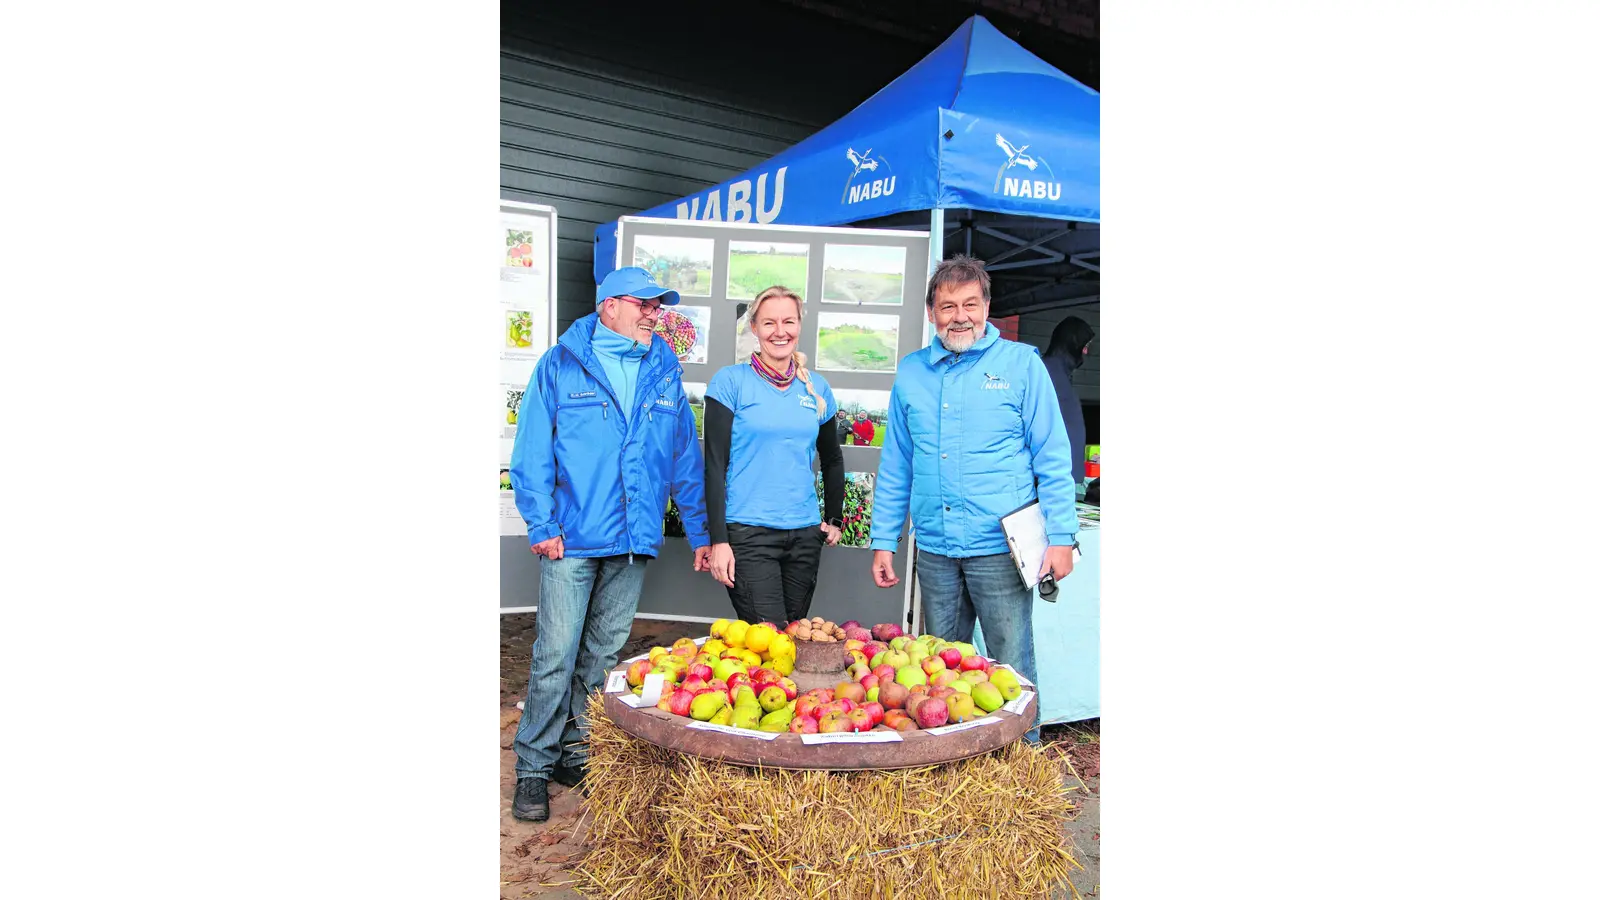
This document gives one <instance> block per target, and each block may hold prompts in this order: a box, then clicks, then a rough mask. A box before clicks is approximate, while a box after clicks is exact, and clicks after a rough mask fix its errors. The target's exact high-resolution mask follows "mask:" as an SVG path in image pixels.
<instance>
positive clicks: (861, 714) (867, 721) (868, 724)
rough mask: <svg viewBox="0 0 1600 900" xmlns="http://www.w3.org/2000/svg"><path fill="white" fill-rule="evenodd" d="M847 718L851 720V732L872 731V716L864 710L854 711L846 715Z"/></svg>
mask: <svg viewBox="0 0 1600 900" xmlns="http://www.w3.org/2000/svg"><path fill="white" fill-rule="evenodd" d="M845 718H847V719H849V720H850V730H851V731H870V730H872V714H871V713H869V712H867V711H866V710H864V709H852V710H850V712H848V713H846V714H845Z"/></svg>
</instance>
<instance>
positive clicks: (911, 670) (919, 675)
mask: <svg viewBox="0 0 1600 900" xmlns="http://www.w3.org/2000/svg"><path fill="white" fill-rule="evenodd" d="M894 680H895V683H896V684H898V685H900V686H902V687H911V686H912V685H917V684H927V683H928V676H927V674H926V673H924V672H923V671H922V669H921V668H920V667H918V666H901V667H900V668H898V669H896V670H895V672H894Z"/></svg>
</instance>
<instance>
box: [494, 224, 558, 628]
mask: <svg viewBox="0 0 1600 900" xmlns="http://www.w3.org/2000/svg"><path fill="white" fill-rule="evenodd" d="M499 231H500V238H501V243H500V244H499V245H496V248H495V250H496V255H497V258H498V261H499V265H500V304H499V307H498V309H497V310H496V313H495V325H494V328H495V334H496V337H495V345H496V351H497V352H498V353H499V356H500V368H499V374H500V384H499V388H498V392H497V396H498V398H499V402H498V403H497V404H496V406H495V410H496V415H497V421H496V423H495V427H496V430H497V433H498V434H499V436H500V535H501V538H500V544H501V557H502V558H504V556H505V551H506V549H507V546H508V545H514V546H516V547H518V548H520V549H521V551H522V553H523V555H524V556H531V555H532V554H530V553H528V526H527V525H526V524H525V523H524V522H523V521H522V516H521V514H519V513H518V512H517V504H516V500H515V499H514V497H513V496H512V492H511V446H512V442H513V441H514V440H515V439H516V436H517V409H518V407H519V406H520V405H521V403H522V393H523V391H525V390H526V389H527V387H528V381H529V379H531V378H532V377H533V367H534V365H535V364H537V363H538V362H539V358H540V357H541V356H543V355H544V354H545V353H546V352H547V351H549V349H550V347H551V346H552V345H553V344H554V343H555V338H556V314H555V309H556V304H555V297H556V211H555V208H554V207H551V206H539V205H537V204H533V203H520V202H517V201H515V200H501V201H500V228H499ZM500 579H501V588H500V596H501V599H500V605H501V606H502V607H504V606H505V605H506V588H507V587H508V584H507V572H506V566H505V565H504V563H502V564H501V566H500ZM517 581H518V582H519V583H518V585H517V593H518V595H519V603H518V605H526V606H532V605H535V604H536V603H537V602H538V599H537V598H538V590H539V582H538V579H537V578H535V579H534V580H533V584H532V585H531V586H525V585H522V584H520V581H521V579H517ZM530 590H531V592H532V594H531V598H532V599H530V594H529V593H528V592H529V591H530Z"/></svg>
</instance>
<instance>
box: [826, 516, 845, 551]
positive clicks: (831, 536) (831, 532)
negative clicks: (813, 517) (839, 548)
mask: <svg viewBox="0 0 1600 900" xmlns="http://www.w3.org/2000/svg"><path fill="white" fill-rule="evenodd" d="M822 533H823V535H825V536H826V537H827V539H828V546H829V547H832V546H833V545H835V544H837V543H839V538H840V537H841V536H842V535H843V534H844V532H842V531H840V530H839V529H837V528H835V527H833V526H832V525H829V524H828V523H827V522H823V523H822Z"/></svg>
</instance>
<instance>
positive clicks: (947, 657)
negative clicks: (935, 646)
mask: <svg viewBox="0 0 1600 900" xmlns="http://www.w3.org/2000/svg"><path fill="white" fill-rule="evenodd" d="M939 658H940V659H942V660H944V667H945V668H946V669H954V668H957V667H959V666H960V665H961V651H960V650H957V649H956V648H954V647H946V648H945V649H943V650H940V651H939Z"/></svg>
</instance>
